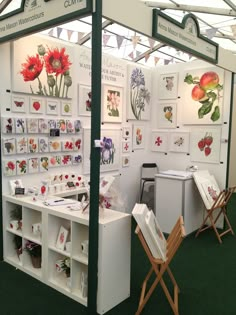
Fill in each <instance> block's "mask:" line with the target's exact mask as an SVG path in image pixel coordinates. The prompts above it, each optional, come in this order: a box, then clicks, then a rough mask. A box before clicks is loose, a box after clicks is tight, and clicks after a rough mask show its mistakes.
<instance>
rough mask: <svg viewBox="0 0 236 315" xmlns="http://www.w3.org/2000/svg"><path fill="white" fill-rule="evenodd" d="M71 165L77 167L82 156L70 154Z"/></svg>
mask: <svg viewBox="0 0 236 315" xmlns="http://www.w3.org/2000/svg"><path fill="white" fill-rule="evenodd" d="M71 158H72V165H77V164H80V163H81V162H82V155H81V154H72V156H71Z"/></svg>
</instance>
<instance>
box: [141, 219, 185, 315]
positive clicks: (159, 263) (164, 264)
mask: <svg viewBox="0 0 236 315" xmlns="http://www.w3.org/2000/svg"><path fill="white" fill-rule="evenodd" d="M135 233H136V234H137V235H138V237H139V240H140V242H141V244H142V246H143V248H144V250H145V252H146V254H147V257H148V259H149V261H150V263H151V269H150V270H149V272H148V274H147V276H146V277H145V279H144V281H143V284H142V290H141V296H140V300H139V306H138V310H137V312H136V313H135V314H136V315H139V314H141V312H142V310H143V308H144V306H145V305H146V303H147V302H148V300H149V298H150V296H151V295H152V293H153V291H154V289H155V288H156V286H157V285H158V283H160V284H161V286H162V288H163V290H164V293H165V295H166V297H167V299H168V301H169V303H170V306H171V308H172V310H173V312H174V314H175V315H178V314H179V311H178V293H179V287H178V285H177V283H176V281H175V278H174V276H173V274H172V272H171V270H170V268H169V264H170V262H171V260H172V258H173V257H174V255H175V253H176V251H177V249H178V248H179V246H180V244H181V243H182V240H183V238H184V236H185V229H184V222H183V217H182V216H180V217H179V219H178V220H177V222H176V224H175V226H174V228H173V230H172V232H171V234H170V235H169V237H168V239H167V254H166V261H163V260H162V259H156V258H154V257H153V255H152V253H151V251H150V249H149V247H148V245H147V243H146V241H145V239H144V237H143V234H142V232H141V229H140V228H139V226H137V228H136V230H135ZM166 270H167V272H168V274H169V277H170V279H171V282H172V284H173V287H174V297H173V298H172V296H171V295H170V293H169V290H168V288H167V286H166V284H165V282H164V280H163V278H162V277H163V275H164V273H165V271H166ZM153 272H154V273H155V274H156V278H155V280H154V282H153V284H152V285H151V287H150V288H149V290H148V291H147V293H146V294H145V292H146V287H147V282H148V280H149V278H150V277H151V275H152V273H153Z"/></svg>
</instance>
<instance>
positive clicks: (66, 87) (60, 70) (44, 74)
mask: <svg viewBox="0 0 236 315" xmlns="http://www.w3.org/2000/svg"><path fill="white" fill-rule="evenodd" d="M12 63H13V90H14V91H16V92H23V93H28V94H35V95H38V96H40V95H42V96H43V95H44V96H54V97H57V98H71V97H72V95H73V80H72V72H73V71H72V70H73V47H72V46H70V45H68V44H65V43H59V42H55V41H52V40H50V39H45V38H42V37H39V36H37V35H35V36H30V37H24V38H21V39H18V40H16V41H14V49H13V62H12Z"/></svg>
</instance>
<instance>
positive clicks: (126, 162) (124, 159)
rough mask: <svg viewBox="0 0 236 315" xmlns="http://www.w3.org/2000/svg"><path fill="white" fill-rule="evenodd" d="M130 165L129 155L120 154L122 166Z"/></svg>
mask: <svg viewBox="0 0 236 315" xmlns="http://www.w3.org/2000/svg"><path fill="white" fill-rule="evenodd" d="M128 166H130V156H129V155H123V156H122V167H128Z"/></svg>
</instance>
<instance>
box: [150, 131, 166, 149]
mask: <svg viewBox="0 0 236 315" xmlns="http://www.w3.org/2000/svg"><path fill="white" fill-rule="evenodd" d="M151 151H156V152H167V151H168V132H162V131H155V130H153V131H152V137H151Z"/></svg>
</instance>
